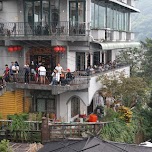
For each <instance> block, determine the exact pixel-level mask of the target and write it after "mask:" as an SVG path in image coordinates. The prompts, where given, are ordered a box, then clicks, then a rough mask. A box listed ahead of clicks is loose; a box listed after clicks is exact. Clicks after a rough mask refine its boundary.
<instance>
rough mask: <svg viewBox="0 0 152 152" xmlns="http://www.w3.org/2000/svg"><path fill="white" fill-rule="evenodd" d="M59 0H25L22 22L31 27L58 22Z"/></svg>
mask: <svg viewBox="0 0 152 152" xmlns="http://www.w3.org/2000/svg"><path fill="white" fill-rule="evenodd" d="M59 1H60V0H32V1H31V0H25V1H24V8H25V10H24V20H25V22H26V23H27V24H29V25H30V26H31V28H32V27H34V26H38V25H41V26H42V27H43V26H44V25H46V24H50V22H58V21H59Z"/></svg>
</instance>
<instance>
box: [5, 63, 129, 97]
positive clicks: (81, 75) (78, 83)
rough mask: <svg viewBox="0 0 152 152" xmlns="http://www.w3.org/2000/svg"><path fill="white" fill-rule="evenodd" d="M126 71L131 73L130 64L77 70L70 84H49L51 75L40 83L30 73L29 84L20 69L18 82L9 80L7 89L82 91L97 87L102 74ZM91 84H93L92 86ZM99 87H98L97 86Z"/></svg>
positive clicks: (54, 91) (55, 91) (55, 93)
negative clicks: (88, 72) (88, 71)
mask: <svg viewBox="0 0 152 152" xmlns="http://www.w3.org/2000/svg"><path fill="white" fill-rule="evenodd" d="M122 71H125V73H126V74H127V75H129V66H123V65H118V66H117V67H115V68H110V69H105V70H104V71H99V70H96V69H95V71H94V73H92V74H90V75H87V73H86V71H77V72H75V73H74V74H75V78H74V79H73V80H72V81H71V82H70V85H63V84H62V83H61V82H60V83H59V84H57V85H49V83H50V80H49V77H46V83H45V84H40V82H36V81H32V80H31V76H32V75H30V82H29V83H28V84H25V83H24V72H23V71H21V70H20V72H19V74H18V78H17V81H16V82H7V84H6V90H7V91H15V90H16V89H23V90H47V91H48V90H49V91H51V92H52V94H53V95H58V94H61V93H65V92H67V91H68V92H69V91H82V90H85V89H89V88H91V87H95V88H97V82H96V79H97V78H98V76H100V75H104V74H111V73H114V72H116V73H120V72H122ZM90 85H91V86H90ZM99 87H100V88H101V85H100V86H99ZM97 89H98V88H97Z"/></svg>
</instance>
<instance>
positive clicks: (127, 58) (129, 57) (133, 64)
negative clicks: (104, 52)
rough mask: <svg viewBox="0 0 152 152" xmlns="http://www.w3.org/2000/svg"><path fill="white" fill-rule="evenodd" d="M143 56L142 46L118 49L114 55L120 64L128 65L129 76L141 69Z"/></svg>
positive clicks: (136, 73)
mask: <svg viewBox="0 0 152 152" xmlns="http://www.w3.org/2000/svg"><path fill="white" fill-rule="evenodd" d="M143 58H144V51H143V49H142V48H130V49H127V50H126V51H124V50H122V51H120V54H119V55H118V56H117V57H116V60H117V62H118V63H120V64H127V65H130V74H131V76H136V75H138V72H139V71H140V70H141V69H140V68H141V63H142V60H143Z"/></svg>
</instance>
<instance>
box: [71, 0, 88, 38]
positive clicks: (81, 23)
mask: <svg viewBox="0 0 152 152" xmlns="http://www.w3.org/2000/svg"><path fill="white" fill-rule="evenodd" d="M69 21H70V23H69V27H70V34H71V35H75V34H85V1H82V0H81V1H70V2H69Z"/></svg>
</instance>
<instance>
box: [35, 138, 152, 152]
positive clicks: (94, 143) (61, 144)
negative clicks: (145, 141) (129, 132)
mask: <svg viewBox="0 0 152 152" xmlns="http://www.w3.org/2000/svg"><path fill="white" fill-rule="evenodd" d="M151 149H152V148H151V147H144V146H139V145H135V144H126V143H118V142H111V141H104V140H101V139H99V138H98V137H90V138H86V139H82V140H80V139H78V140H68V139H65V140H63V141H55V142H49V143H46V144H45V145H44V147H42V148H41V149H40V150H38V152H51V151H52V152H53V151H57V152H58V151H61V150H62V151H67V152H74V151H78V152H81V151H84V152H92V151H95V152H105V151H106V152H111V151H113V152H121V151H125V152H132V151H136V152H142V151H144V152H150V151H151Z"/></svg>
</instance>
